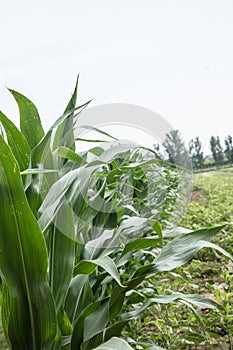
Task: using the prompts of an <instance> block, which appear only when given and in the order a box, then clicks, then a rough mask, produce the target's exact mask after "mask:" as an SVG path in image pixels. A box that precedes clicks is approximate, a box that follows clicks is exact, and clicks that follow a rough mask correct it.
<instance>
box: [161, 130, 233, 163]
mask: <svg viewBox="0 0 233 350" xmlns="http://www.w3.org/2000/svg"><path fill="white" fill-rule="evenodd" d="M162 146H163V147H162V148H163V151H164V152H162V149H161V146H160V145H159V144H156V145H154V149H155V151H156V154H157V157H158V158H160V159H163V160H168V161H169V162H170V163H175V164H178V165H181V166H185V167H188V168H190V167H192V168H193V169H204V168H208V167H212V166H216V167H220V166H223V165H226V164H229V165H230V164H233V138H232V136H231V135H227V136H226V137H225V138H224V145H223V144H222V143H221V140H220V138H219V136H211V138H210V140H209V147H210V151H211V155H210V156H209V155H208V156H206V155H204V150H203V145H202V142H201V141H200V138H199V137H198V136H197V137H196V138H194V139H192V140H190V141H189V143H188V147H186V146H185V142H184V141H183V139H182V137H181V134H180V132H179V130H172V131H170V132H169V133H167V134H166V137H165V140H164V142H163V143H162Z"/></svg>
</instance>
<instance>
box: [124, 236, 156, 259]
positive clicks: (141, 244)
mask: <svg viewBox="0 0 233 350" xmlns="http://www.w3.org/2000/svg"><path fill="white" fill-rule="evenodd" d="M159 241H160V238H149V237H146V238H135V239H132V240H130V241H129V242H128V243H127V244H126V246H125V248H124V250H123V252H122V256H124V255H125V254H127V253H128V252H133V251H135V250H139V249H145V248H151V247H153V246H155V245H156V244H157V243H158V242H159Z"/></svg>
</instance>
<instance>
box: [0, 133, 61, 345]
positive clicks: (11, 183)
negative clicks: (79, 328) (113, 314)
mask: <svg viewBox="0 0 233 350" xmlns="http://www.w3.org/2000/svg"><path fill="white" fill-rule="evenodd" d="M0 149H1V152H0V197H1V201H0V266H1V273H2V278H3V280H4V283H5V285H6V288H7V289H8V296H9V304H8V307H5V314H6V313H8V317H7V318H6V322H7V323H8V324H5V325H4V328H5V329H6V328H7V338H8V339H9V341H10V344H11V347H12V348H13V349H15V348H17V349H25V350H27V349H28V350H32V349H33V350H37V349H42V348H43V349H49V347H50V346H51V344H52V342H53V340H54V338H55V336H56V333H57V321H56V314H55V308H54V303H53V298H52V294H51V291H50V289H49V286H48V283H47V281H46V273H47V266H48V256H47V250H46V245H45V241H44V237H43V235H42V232H41V231H40V228H39V226H38V224H37V221H36V219H35V217H34V216H33V214H32V212H31V210H30V208H29V205H28V203H27V199H26V197H25V193H24V189H23V184H22V180H21V176H20V172H19V167H18V164H17V162H16V160H15V158H14V156H13V154H12V152H11V150H10V148H9V146H8V145H7V144H6V143H5V142H4V140H3V139H2V138H1V137H0ZM4 295H7V294H6V293H4ZM6 310H7V311H6Z"/></svg>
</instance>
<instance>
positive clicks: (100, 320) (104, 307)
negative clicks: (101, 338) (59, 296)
mask: <svg viewBox="0 0 233 350" xmlns="http://www.w3.org/2000/svg"><path fill="white" fill-rule="evenodd" d="M108 306H109V301H108V300H105V301H103V302H102V304H101V306H100V307H99V308H98V309H97V310H96V311H95V312H93V313H92V314H91V315H89V316H87V317H86V318H85V320H84V333H83V341H84V342H85V341H87V340H89V339H91V338H92V337H94V336H95V335H97V334H99V333H100V332H102V331H103V330H104V329H105V327H106V324H107V321H108Z"/></svg>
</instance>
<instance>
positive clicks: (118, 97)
mask: <svg viewBox="0 0 233 350" xmlns="http://www.w3.org/2000/svg"><path fill="white" fill-rule="evenodd" d="M0 44H1V45H0V108H1V110H2V111H3V112H4V113H5V114H7V115H8V116H9V117H10V118H13V120H15V121H16V119H17V107H16V105H15V103H14V101H13V99H12V97H11V96H10V94H9V92H7V90H6V88H5V87H6V86H8V87H10V88H13V89H15V90H17V91H20V92H21V93H23V94H25V95H26V96H28V97H29V98H30V99H32V100H33V101H34V103H35V104H36V105H37V107H38V109H39V112H40V115H41V118H42V122H43V124H44V126H45V128H48V127H49V126H50V125H51V123H52V122H53V121H55V119H56V118H57V117H58V116H59V115H60V114H61V112H62V111H63V110H64V107H65V105H66V102H67V100H68V99H69V97H70V94H71V92H72V89H73V87H74V83H75V79H76V75H77V73H78V72H80V74H81V75H80V90H79V91H80V100H79V101H80V102H83V101H85V100H87V99H90V98H94V101H93V103H92V105H93V106H94V105H99V104H103V103H110V102H126V103H131V104H138V105H141V106H144V107H147V108H150V109H152V110H154V111H155V112H157V113H158V114H160V115H161V116H163V117H164V118H165V119H166V120H167V121H168V122H169V123H170V124H172V125H173V127H174V128H175V129H179V130H180V131H181V133H182V135H183V138H184V139H185V140H186V141H187V140H190V139H191V138H194V137H195V136H200V139H201V140H202V141H203V142H204V144H205V151H206V153H208V152H209V151H208V139H209V138H210V136H211V135H212V134H214V135H219V136H220V137H222V139H223V137H224V136H226V135H227V134H231V135H232V134H233V128H232V126H233V121H232V117H233V1H232V0H145V1H142V0H141V1H138V0H124V1H123V0H122V1H119V0H118V1H117V0H114V1H113V0H98V1H94V0H92V1H91V0H85V1H79V0H76V1H74V0H66V1H59V0H57V1H53V0H52V1H51V0H50V1H48V0H47V1H44V0H41V1H38V2H34V1H26V0H22V1H16V0H15V1H9V2H7V1H1V21H0Z"/></svg>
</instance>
